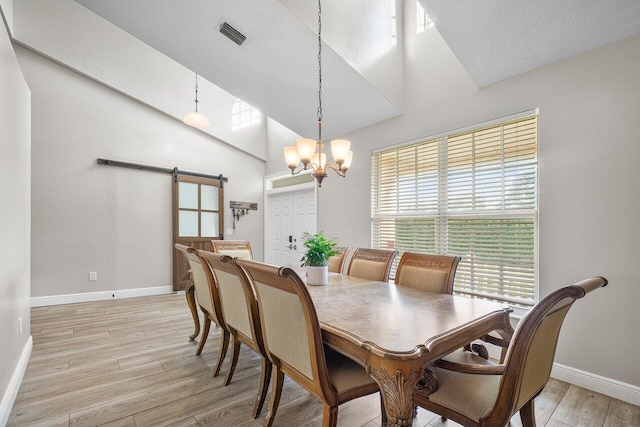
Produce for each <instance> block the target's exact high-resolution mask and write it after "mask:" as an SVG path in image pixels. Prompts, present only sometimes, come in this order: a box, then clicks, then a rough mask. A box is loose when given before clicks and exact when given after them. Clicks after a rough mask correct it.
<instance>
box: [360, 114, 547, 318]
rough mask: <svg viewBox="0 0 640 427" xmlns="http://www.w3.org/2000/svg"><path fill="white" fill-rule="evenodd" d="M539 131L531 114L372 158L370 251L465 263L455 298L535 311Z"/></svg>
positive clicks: (387, 151) (458, 280)
mask: <svg viewBox="0 0 640 427" xmlns="http://www.w3.org/2000/svg"><path fill="white" fill-rule="evenodd" d="M537 133H538V117H537V115H529V116H526V117H521V118H518V119H515V120H510V121H506V122H503V123H499V124H494V125H491V126H486V127H482V128H478V129H474V130H470V131H464V132H458V133H451V134H448V135H443V136H439V137H436V138H432V139H427V140H425V141H421V142H418V143H410V144H406V145H402V146H399V147H394V148H390V149H384V150H381V151H377V152H374V153H373V155H372V158H371V172H372V177H371V197H372V199H371V223H372V230H371V236H372V246H373V247H376V248H395V249H397V250H398V251H399V252H400V253H402V252H404V251H412V252H422V253H436V254H448V255H458V256H461V257H462V260H461V262H460V264H459V265H458V270H457V273H456V278H455V284H454V291H455V292H457V293H461V294H467V295H472V296H478V297H486V298H491V299H497V300H502V301H507V302H511V303H515V304H522V305H530V304H533V303H534V300H535V297H536V283H537V280H536V274H537V271H536V266H537V262H536V260H537V255H536V254H537V248H536V245H537V239H536V236H537V234H538V231H537V229H538V222H537V217H538V211H537V209H538V203H537V198H538V194H537V188H538V185H537V177H538V143H537V142H538V135H537ZM398 259H399V257H398ZM393 272H395V268H394V270H393Z"/></svg>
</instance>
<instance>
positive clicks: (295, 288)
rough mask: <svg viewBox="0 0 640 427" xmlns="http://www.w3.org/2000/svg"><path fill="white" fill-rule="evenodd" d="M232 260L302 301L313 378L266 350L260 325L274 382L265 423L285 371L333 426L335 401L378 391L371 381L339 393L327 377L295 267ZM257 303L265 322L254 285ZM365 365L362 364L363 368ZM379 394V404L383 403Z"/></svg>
mask: <svg viewBox="0 0 640 427" xmlns="http://www.w3.org/2000/svg"><path fill="white" fill-rule="evenodd" d="M234 262H235V263H236V264H237V265H239V266H240V267H242V268H243V269H244V270H245V271H246V272H247V275H248V276H249V277H250V278H251V279H252V280H253V281H254V282H260V283H263V284H265V285H267V286H271V287H274V288H277V289H279V290H282V291H285V292H288V293H291V294H294V295H296V296H297V297H298V299H299V300H300V302H301V306H302V310H303V313H304V317H305V321H306V327H307V336H308V339H309V349H310V353H311V369H312V373H313V378H315V379H316V380H315V381H312V380H310V379H309V378H308V377H307V376H305V375H304V374H302V373H301V372H299V371H298V370H297V369H296V368H295V367H294V366H292V365H290V364H288V363H287V362H286V361H284V360H281V359H280V358H278V357H277V356H276V355H274V354H273V353H271V352H269V342H268V338H267V334H266V333H265V331H264V329H263V334H264V342H265V347H266V348H267V353H268V355H269V358H270V359H271V362H272V363H273V365H274V367H275V368H276V369H275V370H274V372H273V384H272V392H271V401H270V403H269V414H268V415H267V419H266V420H265V423H264V426H265V427H270V426H271V425H272V424H273V420H274V418H275V414H276V411H277V409H278V404H279V402H280V395H281V393H282V386H283V383H284V375H285V374H286V375H288V376H289V377H290V378H291V379H293V380H294V381H295V382H297V383H298V384H300V385H301V386H302V387H304V388H305V389H306V390H307V391H309V392H310V393H311V394H313V395H314V396H316V397H318V398H319V399H320V400H321V401H322V403H323V426H330V427H335V425H336V423H337V419H338V405H340V404H341V403H344V402H348V401H349V400H352V399H355V398H358V397H361V396H366V395H369V394H372V393H375V392H377V391H378V386H377V385H376V384H375V383H374V385H373V386H370V385H369V386H364V387H360V388H353V389H350V390H348V392H346V393H343V394H339V393H338V392H336V390H335V389H334V388H333V386H332V385H331V383H330V381H329V372H328V368H327V361H326V358H325V348H324V344H323V341H322V332H321V330H320V324H319V322H318V316H317V313H316V310H315V307H314V305H313V301H312V299H311V296H310V295H309V292H308V291H307V288H306V286H305V284H304V282H303V281H302V279H300V277H299V276H298V275H297V274H296V272H295V271H294V270H292V269H291V268H288V267H277V266H273V265H268V264H264V263H259V262H255V261H247V260H242V259H236V260H234ZM256 292H257V299H258V305H259V308H260V310H259V311H260V317H261V321H263V322H264V310H263V307H262V302H261V300H260V292H259V290H258V288H257V287H256ZM363 369H364V368H363ZM382 405H383V404H382V397H381V407H382ZM382 417H383V423H384V422H386V413H385V411H384V408H382Z"/></svg>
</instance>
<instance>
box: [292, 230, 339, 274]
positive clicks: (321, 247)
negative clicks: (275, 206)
mask: <svg viewBox="0 0 640 427" xmlns="http://www.w3.org/2000/svg"><path fill="white" fill-rule="evenodd" d="M302 238H303V239H304V246H305V248H307V252H306V253H305V254H304V256H303V257H302V259H301V260H300V261H301V262H302V264H301V266H302V267H307V284H308V285H326V284H327V281H328V279H329V258H330V257H332V256H334V255H337V254H338V252H337V251H335V250H333V247H334V246H335V245H336V242H334V241H333V240H328V239H326V238H325V237H324V235H323V234H322V232H319V233H316V234H310V233H309V232H306V231H305V232H304V233H303V234H302Z"/></svg>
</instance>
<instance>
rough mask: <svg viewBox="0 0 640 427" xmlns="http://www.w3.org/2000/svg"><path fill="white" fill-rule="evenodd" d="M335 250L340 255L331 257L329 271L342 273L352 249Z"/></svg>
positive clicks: (336, 248) (342, 247)
mask: <svg viewBox="0 0 640 427" xmlns="http://www.w3.org/2000/svg"><path fill="white" fill-rule="evenodd" d="M333 250H334V251H336V252H338V253H337V255H334V256H332V257H329V271H330V272H331V273H342V270H343V269H344V266H345V261H346V260H347V256H348V255H349V252H350V251H351V248H350V247H347V246H335V247H334V248H333Z"/></svg>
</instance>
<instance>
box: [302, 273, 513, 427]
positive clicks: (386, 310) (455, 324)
mask: <svg viewBox="0 0 640 427" xmlns="http://www.w3.org/2000/svg"><path fill="white" fill-rule="evenodd" d="M300 276H301V278H302V279H303V280H305V277H304V274H300ZM307 289H308V290H309V294H310V295H311V298H312V300H313V304H314V306H315V309H316V312H317V315H318V320H319V322H320V327H321V330H322V336H323V340H324V342H325V344H326V345H328V346H329V347H331V348H333V349H334V350H336V351H338V352H340V353H341V354H343V355H345V356H347V357H349V358H351V359H353V360H355V361H356V362H358V363H359V364H360V365H362V366H363V367H364V368H365V370H366V371H367V373H368V374H369V375H371V376H372V377H373V378H374V379H375V380H376V382H377V383H378V385H379V386H380V392H381V393H382V399H383V401H384V407H385V410H386V413H387V423H388V424H387V425H389V426H411V425H412V423H413V418H414V417H415V414H416V412H415V411H416V409H415V405H414V401H413V393H414V390H415V388H416V386H422V387H426V388H428V389H430V390H434V389H435V388H437V379H436V378H435V376H433V375H428V373H429V371H428V367H429V365H431V364H432V363H433V362H435V361H436V360H438V359H439V358H441V357H442V356H445V355H446V354H448V353H451V352H453V351H455V350H457V349H460V348H462V347H463V346H465V345H466V344H469V343H470V342H471V341H473V340H474V339H478V338H481V337H484V336H486V335H487V334H489V333H490V332H495V333H497V334H499V336H500V338H501V339H502V340H503V341H505V342H506V341H508V340H510V339H511V336H512V334H513V329H512V327H511V323H510V320H509V313H510V311H511V310H510V309H509V308H508V307H506V306H505V305H504V303H499V302H494V301H487V300H482V299H479V298H470V297H467V296H460V295H450V294H440V293H432V292H427V291H424V290H421V289H417V288H412V287H409V286H401V285H396V284H393V283H388V282H381V281H375V280H369V279H364V278H360V277H355V276H348V275H342V274H337V273H329V280H328V284H327V285H323V286H311V285H307ZM425 368H426V369H427V371H426V372H427V374H425Z"/></svg>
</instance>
